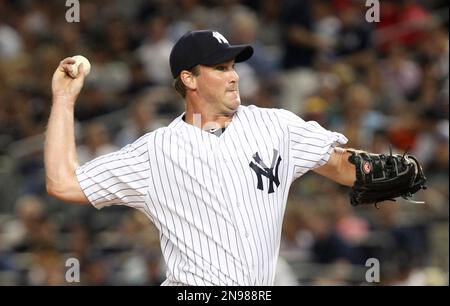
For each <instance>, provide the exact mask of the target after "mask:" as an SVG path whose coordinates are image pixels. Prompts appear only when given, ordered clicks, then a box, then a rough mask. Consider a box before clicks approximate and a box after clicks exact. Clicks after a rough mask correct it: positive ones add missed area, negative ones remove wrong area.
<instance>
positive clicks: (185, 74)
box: [180, 70, 197, 90]
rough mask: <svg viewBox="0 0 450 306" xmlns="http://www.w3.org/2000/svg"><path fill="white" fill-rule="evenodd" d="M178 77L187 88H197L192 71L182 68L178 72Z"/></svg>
mask: <svg viewBox="0 0 450 306" xmlns="http://www.w3.org/2000/svg"><path fill="white" fill-rule="evenodd" d="M180 78H181V81H182V82H183V84H184V86H186V87H187V88H189V89H192V90H194V89H196V88H197V79H196V78H195V76H194V74H193V73H192V72H190V71H187V70H183V71H181V73H180Z"/></svg>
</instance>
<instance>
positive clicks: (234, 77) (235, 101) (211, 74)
mask: <svg viewBox="0 0 450 306" xmlns="http://www.w3.org/2000/svg"><path fill="white" fill-rule="evenodd" d="M238 82H239V76H238V74H237V73H236V71H235V70H234V60H231V61H228V62H225V63H222V64H218V65H214V66H200V74H199V75H198V76H197V90H198V94H199V95H200V96H201V97H202V98H203V99H204V101H205V102H206V103H208V104H209V105H210V106H212V107H214V108H217V111H218V112H220V113H227V114H229V113H233V112H234V111H236V109H237V108H238V106H239V105H240V104H241V98H240V96H239V88H238Z"/></svg>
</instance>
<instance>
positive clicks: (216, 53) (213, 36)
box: [170, 30, 253, 79]
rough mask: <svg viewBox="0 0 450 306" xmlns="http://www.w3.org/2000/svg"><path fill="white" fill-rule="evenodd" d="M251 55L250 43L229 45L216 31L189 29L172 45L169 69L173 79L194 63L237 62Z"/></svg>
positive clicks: (194, 64) (210, 64) (206, 64)
mask: <svg viewBox="0 0 450 306" xmlns="http://www.w3.org/2000/svg"><path fill="white" fill-rule="evenodd" d="M252 55H253V48H252V47H251V46H250V45H230V44H229V43H228V40H227V39H226V38H225V37H224V36H223V35H222V34H220V33H219V32H217V31H211V30H201V31H190V32H187V33H186V34H184V35H183V36H182V37H181V38H180V39H179V40H178V41H177V42H176V44H175V46H173V48H172V51H171V52H170V70H171V71H172V76H173V78H174V79H175V78H177V77H178V76H179V75H180V72H181V71H183V70H189V69H191V68H193V67H195V66H196V65H205V66H213V65H216V64H220V63H224V62H227V61H229V60H232V59H234V60H235V61H236V63H239V62H243V61H246V60H248V59H249V58H250V57H251V56H252Z"/></svg>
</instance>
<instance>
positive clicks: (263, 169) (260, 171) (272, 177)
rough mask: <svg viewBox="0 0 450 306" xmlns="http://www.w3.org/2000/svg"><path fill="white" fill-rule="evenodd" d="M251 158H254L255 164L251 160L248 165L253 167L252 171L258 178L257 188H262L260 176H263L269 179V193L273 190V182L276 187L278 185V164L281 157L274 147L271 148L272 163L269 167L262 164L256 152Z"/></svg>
mask: <svg viewBox="0 0 450 306" xmlns="http://www.w3.org/2000/svg"><path fill="white" fill-rule="evenodd" d="M277 157H278V158H277ZM253 159H254V160H255V162H256V164H255V163H254V162H253V161H251V162H250V164H249V166H250V168H252V169H253V171H255V173H256V176H257V178H258V186H257V188H258V189H259V190H263V181H262V177H263V176H265V177H267V178H268V179H269V193H273V192H274V188H273V184H275V185H276V186H277V187H278V186H279V185H280V180H279V179H278V166H279V165H280V162H281V157H280V156H279V155H278V151H277V150H275V149H274V150H273V158H272V165H271V166H270V167H267V166H266V165H265V164H264V162H263V161H262V160H261V158H260V157H259V154H258V152H256V153H255V154H253ZM275 164H276V165H275ZM274 168H275V169H274ZM274 170H275V173H274Z"/></svg>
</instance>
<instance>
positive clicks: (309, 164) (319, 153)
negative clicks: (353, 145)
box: [279, 110, 348, 180]
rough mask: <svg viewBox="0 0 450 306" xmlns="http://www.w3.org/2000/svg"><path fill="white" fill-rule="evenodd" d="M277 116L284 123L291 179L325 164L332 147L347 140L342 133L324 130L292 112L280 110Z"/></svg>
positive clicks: (313, 122) (315, 123)
mask: <svg viewBox="0 0 450 306" xmlns="http://www.w3.org/2000/svg"><path fill="white" fill-rule="evenodd" d="M279 116H280V117H281V119H282V120H283V122H284V123H285V124H286V126H285V128H286V133H287V134H288V135H287V136H288V137H287V141H288V142H289V144H288V147H289V164H290V165H291V166H292V167H293V171H294V174H293V180H295V179H296V178H299V177H300V176H302V175H303V174H305V173H306V172H308V171H309V170H313V169H315V168H317V167H320V166H322V165H324V164H326V163H327V162H328V160H329V159H330V156H331V153H332V151H333V149H334V148H335V147H336V146H339V145H343V144H346V143H347V141H348V140H347V138H346V137H345V136H344V135H342V134H340V133H336V132H332V131H329V130H326V129H325V128H323V127H322V126H321V125H320V124H318V123H317V122H315V121H304V120H303V119H301V118H300V117H298V116H297V115H295V114H294V113H292V112H289V111H286V110H281V111H280V112H279Z"/></svg>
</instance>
